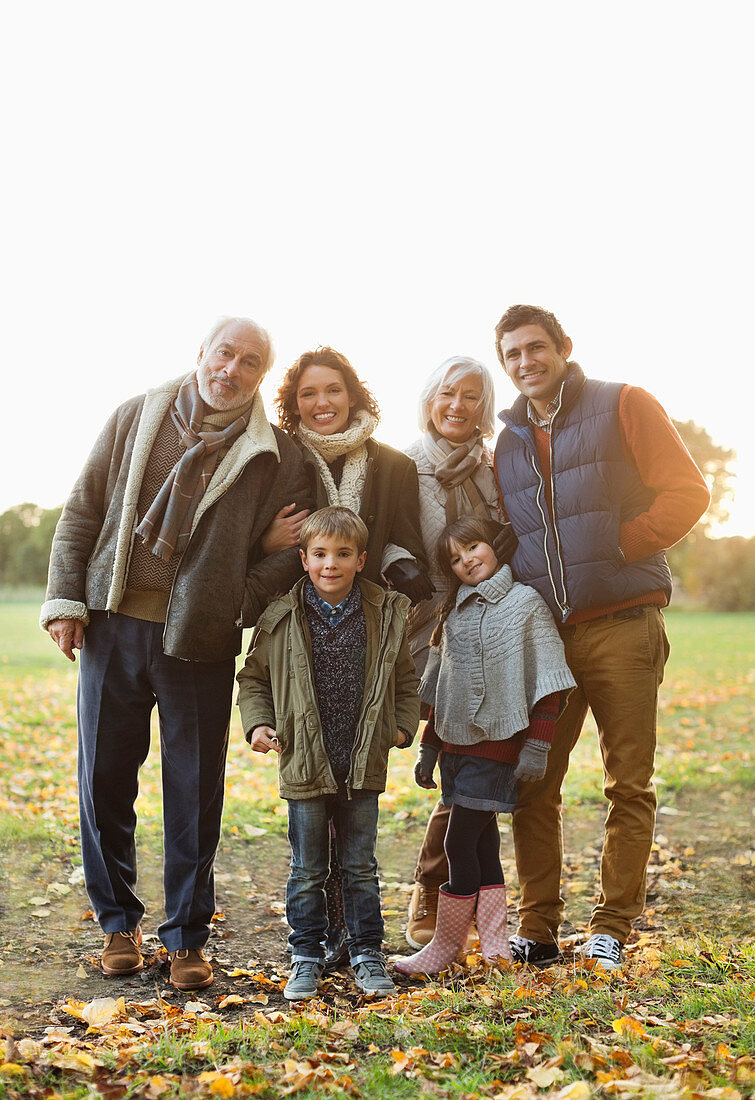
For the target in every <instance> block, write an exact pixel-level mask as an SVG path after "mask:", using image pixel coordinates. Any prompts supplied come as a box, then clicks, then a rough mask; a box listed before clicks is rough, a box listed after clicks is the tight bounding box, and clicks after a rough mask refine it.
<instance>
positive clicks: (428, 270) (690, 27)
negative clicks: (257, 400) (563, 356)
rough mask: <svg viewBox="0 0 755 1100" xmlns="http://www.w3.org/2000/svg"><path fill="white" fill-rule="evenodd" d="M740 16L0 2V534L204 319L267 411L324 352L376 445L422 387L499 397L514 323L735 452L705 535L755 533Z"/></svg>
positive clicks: (183, 361)
mask: <svg viewBox="0 0 755 1100" xmlns="http://www.w3.org/2000/svg"><path fill="white" fill-rule="evenodd" d="M752 11H753V9H752V6H751V5H750V4H748V3H746V2H742V3H731V2H727V0H723V2H718V3H716V4H715V5H713V4H709V5H700V4H690V3H689V2H688V0H684V2H678V0H660V2H659V0H652V2H647V0H639V2H637V0H635V3H633V4H631V5H629V4H623V5H617V4H608V3H605V0H600V2H592V0H590V2H579V0H577V2H575V0H569V3H563V2H553V3H537V2H532V0H527V2H526V3H525V2H522V0H517V2H516V3H510V2H508V0H497V2H489V3H475V2H474V0H467V2H466V3H465V4H463V5H462V4H460V3H458V2H455V3H449V2H445V0H400V2H398V0H383V2H382V3H380V4H366V3H359V2H358V0H349V2H344V3H341V2H328V0H319V2H318V3H312V2H311V0H310V2H291V3H286V2H283V0H280V2H278V3H273V2H270V0H268V2H266V3H253V2H241V0H239V2H232V3H231V2H215V3H213V4H212V5H210V4H204V3H202V4H198V3H193V2H182V3H174V2H166V3H160V2H159V0H150V2H149V3H145V2H143V0H132V2H131V3H129V4H128V5H118V6H117V7H116V6H115V5H110V4H103V3H102V2H101V0H98V2H97V3H92V2H80V3H76V2H75V0H73V2H71V3H67V4H60V3H59V2H58V0H55V2H46V3H34V2H33V0H31V2H30V3H28V4H25V5H21V4H16V5H14V10H13V11H11V12H10V13H9V14H6V16H5V19H4V28H3V45H2V46H0V51H1V54H0V57H1V59H2V64H1V65H0V91H2V93H3V102H4V104H5V108H6V110H5V115H6V119H7V121H6V123H5V124H4V126H3V130H4V137H3V140H2V147H3V149H4V150H5V153H6V161H5V170H4V171H3V176H2V179H3V190H4V199H3V202H2V212H3V222H4V228H3V234H2V254H3V259H2V276H1V277H2V284H3V285H2V302H3V305H4V306H5V309H4V311H3V313H4V320H3V321H2V337H3V344H4V347H5V352H6V354H5V364H4V365H5V372H4V373H5V377H6V382H5V392H6V394H7V392H8V384H10V400H9V404H8V405H6V409H5V416H4V420H5V433H6V438H5V453H6V460H5V462H4V472H3V475H2V485H1V486H0V510H2V509H4V508H6V507H9V506H10V505H12V504H15V503H18V502H21V501H24V500H33V501H36V502H38V503H40V504H42V505H44V506H46V507H50V506H53V505H54V504H57V503H60V502H62V500H63V499H64V498H65V496H66V494H67V492H68V490H69V488H70V486H71V484H72V482H73V480H74V478H75V476H76V474H77V472H78V470H79V468H80V467H81V465H82V463H83V461H84V459H85V457H86V454H87V453H88V451H89V448H90V446H91V443H92V441H93V439H94V437H95V436H96V434H97V432H98V430H99V428H100V427H101V425H102V423H103V422H104V420H105V419H106V417H107V415H108V414H109V412H110V411H111V410H112V408H113V407H114V406H115V405H116V404H117V403H118V402H119V401H121V400H122V399H124V398H125V397H128V396H130V395H131V394H133V393H138V392H140V391H142V390H144V389H145V388H147V387H149V386H150V385H154V384H156V383H158V382H159V381H162V380H164V379H165V378H170V377H174V376H176V375H178V374H181V373H182V372H183V371H185V370H188V369H191V366H192V365H193V363H194V359H195V356H196V352H197V349H198V345H199V342H200V340H201V337H202V335H203V333H204V331H205V330H206V329H207V328H208V327H209V326H210V324H211V322H212V321H213V319H214V318H215V317H216V316H217V315H218V314H223V313H241V314H250V315H251V316H253V317H255V318H256V319H257V320H259V321H260V322H261V323H262V324H264V325H265V326H267V327H268V328H269V329H270V330H271V331H272V333H273V335H274V337H275V341H276V346H277V349H278V359H277V364H276V367H275V368H274V370H273V375H272V378H271V383H272V384H266V388H265V391H264V392H266V394H269V393H270V392H271V390H274V388H275V385H274V384H275V383H276V382H277V380H278V379H279V378H280V375H281V373H282V371H283V370H284V369H285V367H286V366H287V365H289V364H290V363H291V362H292V361H293V359H294V358H295V357H296V356H297V355H298V354H299V353H300V352H301V351H303V350H304V349H306V348H308V347H311V346H313V345H315V344H318V343H329V344H332V345H333V346H335V347H337V348H339V350H341V351H343V352H344V353H345V354H346V355H347V356H348V357H349V358H350V359H351V361H352V362H353V363H354V364H355V366H356V367H357V370H358V371H359V372H360V374H361V375H362V377H364V378H365V379H366V380H367V381H368V382H369V384H370V385H371V387H372V388H373V390H374V391H375V393H376V395H377V396H378V399H379V401H380V403H381V405H382V408H383V424H382V426H381V428H380V430H379V432H378V435H379V437H380V438H382V439H384V440H385V441H386V442H390V443H394V444H395V445H399V446H400V445H402V444H405V443H408V442H409V441H410V440H411V439H412V438H414V437H415V436H416V434H417V431H416V426H415V421H414V415H415V404H416V396H417V393H418V391H419V388H420V385H421V383H422V381H423V380H424V378H425V376H426V375H427V374H428V373H429V371H430V370H431V369H433V368H434V367H435V366H436V365H437V363H439V362H440V361H441V360H442V359H445V358H446V357H447V356H449V355H453V354H462V353H464V354H470V355H474V356H476V357H477V358H480V359H483V360H484V361H486V362H488V363H489V364H490V365H491V366H492V367H493V368H494V370H495V371H496V372H498V371H500V368H499V367H498V366H497V362H496V360H495V355H494V350H493V341H492V330H493V326H494V325H495V322H496V321H497V319H498V318H499V316H500V315H501V313H502V312H503V310H504V309H505V308H506V307H507V306H508V305H510V304H511V303H512V302H519V301H522V302H534V303H536V304H541V305H545V306H547V307H548V308H550V309H552V310H553V311H554V312H555V313H556V314H557V316H558V317H559V318H560V319H561V320H562V322H563V324H564V327H565V328H566V330H567V332H568V333H569V334H570V335H571V337H572V339H573V340H574V357H575V358H576V359H577V360H578V361H579V362H580V363H581V364H582V366H583V367H584V368H585V370H586V372H587V373H588V374H591V375H593V376H595V377H600V378H607V379H617V380H624V381H627V382H631V383H634V384H637V385H641V386H644V387H645V388H647V389H649V390H651V391H652V392H653V393H654V394H655V395H656V396H657V397H658V398H659V399H660V400H661V401H662V403H663V404H664V405H665V406H666V408H667V409H668V411H669V412H670V414H671V415H672V416H674V417H675V418H677V419H694V420H696V421H697V422H698V423H700V424H702V425H703V426H704V427H705V428H707V429H708V431H709V432H710V433H711V435H712V436H713V438H714V439H715V440H716V441H717V442H718V443H720V444H722V445H724V446H727V447H733V448H735V449H736V450H737V452H738V455H739V466H738V472H739V477H738V488H737V501H736V504H735V506H734V508H733V509H732V522H731V523H730V524H729V525H728V527H727V529H726V530H725V532H724V533H730V534H747V535H755V431H753V428H752V427H751V424H750V415H751V409H752V401H753V398H754V397H755V387H754V386H753V383H752V374H753V367H754V366H755V364H754V363H753V354H752V348H753V336H752V330H753V322H752V319H751V318H752V305H753V279H752V269H753V245H754V244H755V241H754V239H753V237H754V235H753V213H752V208H753V202H754V201H755V199H754V198H753V194H754V191H753V173H752V165H751V147H752V91H753V88H752V75H751V74H752V68H753V67H752V58H751V44H752V41H753V29H754V28H753V17H752ZM748 134H749V135H750V136H749V137H748V136H747V135H748ZM499 393H500V407H503V406H507V405H509V404H510V403H511V399H512V398H513V397H514V396H515V392H514V390H513V387H512V386H511V385H510V383H508V382H507V381H506V380H505V378H503V376H502V372H501V382H500V387H499ZM8 433H9V436H10V437H9V438H8Z"/></svg>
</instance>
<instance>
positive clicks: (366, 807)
mask: <svg viewBox="0 0 755 1100" xmlns="http://www.w3.org/2000/svg"><path fill="white" fill-rule="evenodd" d="M330 818H332V819H333V821H334V822H335V827H336V852H337V855H338V864H339V866H340V868H341V874H342V876H343V908H344V916H345V918H346V929H347V932H348V935H347V938H346V943H347V945H348V949H349V955H350V956H351V958H354V957H355V956H356V955H358V954H360V952H362V951H364V950H378V951H379V950H380V947H381V945H382V942H383V917H382V914H381V912H380V886H379V884H378V876H377V860H376V859H375V843H376V841H377V823H378V792H377V791H352V792H351V798H348V797H347V795H346V792H345V791H339V792H338V794H334V795H321V796H319V797H318V798H303V799H289V802H288V839H289V842H290V844H291V871H290V873H289V876H288V886H287V888H286V919H287V921H288V923H289V925H290V927H291V934H290V936H289V937H288V945H289V948H290V950H291V954H292V955H293V956H294V958H297V957H304V958H310V959H322V958H324V956H325V952H324V948H323V943H324V940H325V933H326V932H327V928H328V916H327V910H326V905H325V890H324V886H325V879H326V878H327V877H328V869H329V862H330V828H329V820H330Z"/></svg>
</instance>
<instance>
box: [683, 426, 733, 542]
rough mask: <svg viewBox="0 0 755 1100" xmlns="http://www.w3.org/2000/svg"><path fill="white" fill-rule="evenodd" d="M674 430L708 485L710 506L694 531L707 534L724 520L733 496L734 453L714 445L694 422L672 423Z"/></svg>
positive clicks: (703, 430) (702, 429) (703, 429)
mask: <svg viewBox="0 0 755 1100" xmlns="http://www.w3.org/2000/svg"><path fill="white" fill-rule="evenodd" d="M674 427H675V428H676V430H677V431H678V432H679V435H680V436H681V437H682V439H683V440H684V443H685V446H686V447H687V450H688V451H689V453H690V454H691V455H692V457H693V458H694V460H695V462H696V463H697V465H698V466H699V468H700V470H701V471H702V474H703V477H704V478H705V480H706V481H707V482H708V488H709V489H710V497H711V499H710V507H709V508H708V511H707V512H706V513H705V515H704V516H703V518H702V520H701V521H700V523H699V524H698V526H697V531H698V532H699V531H700V529H701V528H702V531H703V532H705V533H707V532H709V531H710V528H711V526H712V525H713V524H714V523H724V522H725V520H726V519H728V516H729V509H728V507H727V505H728V502H729V501H730V500H731V499H732V497H733V496H734V485H733V482H734V480H735V478H736V474H735V473H734V471H733V470H732V469H731V468H730V466H731V463H732V462H734V461H735V459H736V457H737V454H736V451H732V450H727V448H726V447H720V446H719V445H718V444H717V443H714V442H713V440H712V439H711V437H710V435H709V434H708V432H707V431H706V430H705V428H701V427H700V425H699V424H696V423H695V422H694V420H675V421H674Z"/></svg>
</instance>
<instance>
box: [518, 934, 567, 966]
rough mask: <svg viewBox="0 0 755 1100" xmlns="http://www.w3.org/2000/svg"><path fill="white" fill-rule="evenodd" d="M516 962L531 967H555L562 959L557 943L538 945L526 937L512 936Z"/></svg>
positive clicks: (535, 941)
mask: <svg viewBox="0 0 755 1100" xmlns="http://www.w3.org/2000/svg"><path fill="white" fill-rule="evenodd" d="M509 944H510V946H511V954H512V955H513V956H514V962H518V963H528V964H529V965H530V966H537V967H539V968H540V967H544V966H553V964H554V963H557V962H559V961H560V959H561V952H560V951H559V949H558V944H557V943H538V942H537V940H528V939H527V938H526V937H525V936H512V937H511V939H510V940H509Z"/></svg>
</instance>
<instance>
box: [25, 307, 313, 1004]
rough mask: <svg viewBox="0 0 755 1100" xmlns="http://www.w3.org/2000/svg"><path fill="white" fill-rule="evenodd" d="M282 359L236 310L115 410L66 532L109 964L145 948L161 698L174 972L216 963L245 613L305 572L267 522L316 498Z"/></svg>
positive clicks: (95, 897) (66, 595) (59, 575)
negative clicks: (144, 891) (145, 870)
mask: <svg viewBox="0 0 755 1100" xmlns="http://www.w3.org/2000/svg"><path fill="white" fill-rule="evenodd" d="M272 360H273V350H272V345H271V341H270V338H269V336H268V334H267V332H265V330H264V329H262V328H260V326H259V325H257V324H255V322H254V321H250V320H248V319H246V318H241V317H234V318H223V319H222V320H221V321H219V322H218V323H217V324H216V325H215V326H214V327H213V328H212V329H211V331H210V332H209V333H208V334H207V337H206V338H205V340H204V341H203V343H202V346H201V348H200V351H199V358H198V367H197V369H196V370H193V371H191V373H189V374H186V375H184V376H183V377H181V378H177V379H175V380H174V381H172V382H166V383H164V384H163V385H162V386H158V387H157V388H156V389H154V390H150V391H149V392H148V393H147V394H146V395H145V394H142V395H141V396H139V397H135V398H132V399H131V400H130V401H126V402H125V403H124V404H123V405H121V406H120V408H118V409H117V410H116V411H115V413H114V414H113V416H112V417H111V418H110V420H109V421H108V423H107V424H106V425H105V428H104V430H103V431H102V434H101V435H100V437H99V439H98V440H97V442H96V443H95V446H94V450H93V451H92V453H91V455H90V456H89V459H88V461H87V463H86V465H85V467H84V470H83V472H82V473H81V475H80V477H79V479H78V481H77V482H76V485H75V486H74V489H73V492H72V493H71V496H70V497H69V499H68V501H67V503H66V506H65V508H64V510H63V514H62V516H61V518H60V522H59V524H58V528H57V530H56V533H55V539H54V542H53V546H52V554H51V559H50V573H49V581H48V590H47V597H46V602H45V604H44V606H43V608H42V614H41V617H40V625H41V626H42V627H43V628H45V629H47V630H48V631H49V633H50V635H51V636H52V638H53V640H54V641H55V642H56V643H57V644H58V646H59V647H60V649H61V650H62V651H63V653H64V654H65V655H66V656H67V657H68V658H69V659H70V660H74V659H75V658H74V651H75V650H77V649H80V650H81V661H80V672H79V690H78V721H79V804H80V815H81V823H80V827H81V848H82V856H83V861H84V873H85V876H86V884H87V890H88V892H89V896H90V898H91V901H92V905H93V907H94V910H95V913H96V914H97V919H98V920H99V922H100V926H101V928H102V930H103V932H104V933H105V946H104V949H103V952H102V959H101V963H102V969H103V971H104V972H105V974H109V975H115V976H125V975H129V974H135V973H136V972H137V971H139V970H140V969H141V968H142V965H143V962H142V956H141V952H140V950H139V945H140V943H141V938H142V937H141V930H140V922H141V918H142V916H143V914H144V906H143V904H142V902H141V901H140V899H139V897H138V896H137V894H136V893H135V886H136V852H135V847H134V831H135V827H136V815H135V813H134V802H135V799H136V794H137V787H138V773H139V768H140V766H141V764H142V763H143V762H144V760H145V758H146V756H147V752H148V749H149V739H150V715H151V712H152V709H153V707H154V705H155V703H157V708H158V713H159V716H160V746H161V753H162V782H163V817H164V836H165V844H164V848H165V858H164V884H165V914H166V916H165V921H164V923H163V924H162V925H161V926H160V928H159V929H158V932H159V935H160V939H161V940H162V942H163V944H164V945H165V947H166V949H167V950H168V952H169V953H170V959H171V968H170V975H171V979H170V980H171V982H172V984H173V985H174V986H176V987H177V988H178V989H201V988H204V987H205V986H207V985H209V984H210V983H211V982H212V980H213V974H212V968H211V966H210V963H209V961H208V960H207V959H206V958H205V955H204V953H203V951H202V948H203V946H204V944H205V943H206V942H207V938H208V935H209V932H210V920H211V918H212V915H213V912H214V903H215V899H214V880H213V863H214V859H215V852H216V849H217V844H218V839H219V835H220V818H221V811H222V805H223V784H224V776H225V758H226V750H227V744H228V722H229V716H230V709H231V696H232V687H233V681H234V671H235V670H234V665H235V660H234V658H235V656H236V654H237V653H238V652H239V650H240V648H241V630H242V627H243V626H251V625H252V624H253V623H254V622H255V621H256V619H257V617H258V616H259V614H260V613H261V612H262V610H263V609H264V608H265V606H266V604H267V603H268V601H269V600H270V599H271V598H272V597H273V596H274V595H275V594H276V593H279V592H284V591H287V590H288V588H289V587H290V586H291V584H292V583H293V582H294V581H295V580H296V579H297V577H298V576H300V575H301V568H300V566H299V562H298V554H297V551H296V550H295V549H292V550H286V551H283V552H281V553H279V554H274V555H272V556H271V557H268V558H264V557H263V554H262V548H261V537H262V534H263V532H264V530H265V528H266V527H267V525H268V524H269V523H270V521H271V520H272V519H273V517H274V516H275V514H276V513H277V512H278V510H279V509H280V508H281V507H282V506H283V505H285V504H289V503H291V502H292V501H296V503H297V505H299V506H304V507H307V506H308V505H309V503H310V501H309V499H308V488H307V481H306V476H305V472H304V467H303V463H302V460H301V457H300V454H299V451H298V449H297V447H296V446H295V444H293V443H292V442H291V440H290V439H289V438H288V437H287V436H286V435H285V434H284V433H283V432H281V431H279V430H278V429H277V428H273V427H272V426H271V425H270V424H269V423H268V421H267V418H266V416H265V410H264V406H263V404H262V398H261V397H260V395H259V394H258V392H257V390H258V387H259V384H260V382H261V381H262V379H263V377H264V376H265V373H266V372H267V370H268V369H269V368H270V366H271V363H272Z"/></svg>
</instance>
